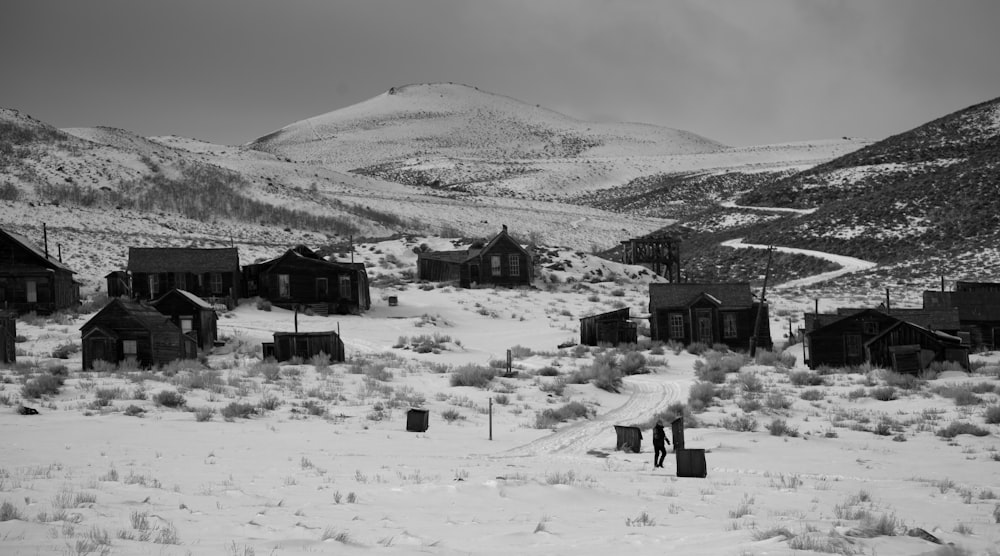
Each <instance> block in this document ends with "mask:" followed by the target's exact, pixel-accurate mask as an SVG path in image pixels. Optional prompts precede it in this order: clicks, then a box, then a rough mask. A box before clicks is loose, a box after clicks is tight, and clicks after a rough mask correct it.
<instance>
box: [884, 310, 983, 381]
mask: <svg viewBox="0 0 1000 556" xmlns="http://www.w3.org/2000/svg"><path fill="white" fill-rule="evenodd" d="M865 349H866V352H867V356H868V360H869V362H870V363H871V364H872V365H875V366H878V367H883V368H890V369H894V370H896V371H897V372H919V371H921V370H923V369H926V368H927V366H928V365H929V364H930V362H932V361H954V362H956V363H959V364H960V365H962V367H963V368H966V369H968V368H969V352H968V348H967V347H965V346H963V345H962V344H961V341H960V340H959V339H958V338H957V337H954V338H953V339H952V338H949V337H947V336H943V335H940V334H935V333H934V332H932V331H929V330H927V329H925V328H921V327H919V326H916V325H914V324H911V323H908V322H899V323H896V324H893V325H891V326H890V327H888V328H887V329H886V330H885V331H884V332H883V333H882V334H879V335H878V336H876V337H875V338H873V339H871V340H869V341H868V342H866V343H865ZM901 353H918V354H919V357H918V358H917V359H916V361H917V362H918V363H919V367H918V368H912V367H911V366H906V367H905V368H903V367H900V365H899V362H900V361H901V360H902V358H901V357H900V354H901Z"/></svg>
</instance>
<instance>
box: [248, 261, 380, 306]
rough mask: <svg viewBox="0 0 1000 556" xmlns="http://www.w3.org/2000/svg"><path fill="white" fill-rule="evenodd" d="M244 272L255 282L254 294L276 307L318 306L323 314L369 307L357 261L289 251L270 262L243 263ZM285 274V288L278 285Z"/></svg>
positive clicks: (365, 277)
mask: <svg viewBox="0 0 1000 556" xmlns="http://www.w3.org/2000/svg"><path fill="white" fill-rule="evenodd" d="M244 274H245V276H246V277H247V280H248V281H249V280H253V281H254V282H255V283H256V293H257V295H259V296H260V297H263V298H265V299H268V300H270V301H271V302H272V303H275V304H277V305H279V306H285V307H289V308H291V307H293V306H294V305H308V306H310V307H317V306H322V309H323V310H324V312H326V313H333V312H336V313H340V314H348V313H359V312H361V311H365V310H368V309H369V308H371V292H370V288H369V285H368V273H367V271H365V269H364V265H363V264H360V263H359V264H353V263H335V262H329V261H325V260H322V259H318V258H309V257H303V256H299V255H298V254H296V253H295V252H289V253H286V255H284V256H282V257H279V258H278V259H275V260H274V261H269V262H267V263H260V264H257V265H247V266H246V267H244ZM285 276H287V285H288V287H287V290H285V289H284V288H283V287H282V286H281V282H282V280H284V278H283V277H285ZM342 280H346V282H343V283H344V284H345V285H346V289H347V295H344V292H342V291H341V284H342ZM324 283H325V287H324V286H323V285H322V284H324ZM317 308H318V307H317Z"/></svg>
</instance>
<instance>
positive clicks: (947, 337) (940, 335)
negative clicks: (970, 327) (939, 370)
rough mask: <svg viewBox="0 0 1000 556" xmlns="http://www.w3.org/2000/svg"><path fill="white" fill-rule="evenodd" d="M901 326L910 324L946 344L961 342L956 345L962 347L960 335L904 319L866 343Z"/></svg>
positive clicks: (877, 339) (873, 341)
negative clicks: (929, 328)
mask: <svg viewBox="0 0 1000 556" xmlns="http://www.w3.org/2000/svg"><path fill="white" fill-rule="evenodd" d="M901 326H908V327H910V328H913V329H915V330H917V331H919V332H920V333H921V334H923V335H924V336H927V337H928V338H932V339H935V340H937V341H939V342H941V343H945V344H959V345H958V346H955V347H961V343H962V339H961V338H959V337H958V336H953V335H951V334H945V333H944V332H941V331H938V330H928V329H927V328H925V327H923V326H920V325H918V324H914V323H912V322H907V321H903V320H901V321H899V322H896V323H894V324H893V325H892V326H889V327H887V328H886V329H885V330H883V331H882V332H881V333H879V334H878V335H877V336H875V337H874V338H872V339H871V340H868V341H867V342H865V345H866V346H868V345H871V344H873V343H875V342H878V341H881V340H882V338H884V337H885V336H886V335H887V334H889V333H890V332H892V331H893V330H895V329H897V328H899V327H901Z"/></svg>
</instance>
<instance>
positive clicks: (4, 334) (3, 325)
mask: <svg viewBox="0 0 1000 556" xmlns="http://www.w3.org/2000/svg"><path fill="white" fill-rule="evenodd" d="M16 338H17V316H16V315H15V314H13V313H6V312H3V311H0V363H16V362H17V347H16V346H15V345H14V344H15V343H16V342H15V339H16Z"/></svg>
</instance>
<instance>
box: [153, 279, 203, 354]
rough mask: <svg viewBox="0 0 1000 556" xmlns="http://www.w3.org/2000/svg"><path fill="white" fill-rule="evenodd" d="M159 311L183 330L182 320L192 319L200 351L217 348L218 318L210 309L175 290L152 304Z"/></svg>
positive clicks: (192, 327) (193, 331) (192, 326)
mask: <svg viewBox="0 0 1000 556" xmlns="http://www.w3.org/2000/svg"><path fill="white" fill-rule="evenodd" d="M151 305H152V306H153V307H155V308H156V310H157V311H159V312H160V313H162V314H163V315H164V316H165V317H167V318H168V319H170V322H172V323H174V325H175V326H177V327H178V328H180V329H182V331H183V326H181V319H182V317H187V318H190V319H191V334H192V335H193V337H194V338H195V341H196V342H197V345H198V347H199V348H200V349H202V350H205V351H209V350H211V349H212V348H213V347H215V341H216V340H217V339H218V335H219V332H218V327H217V322H218V316H217V315H216V313H215V310H214V309H212V308H210V307H202V306H199V305H198V304H197V303H195V302H193V301H192V300H190V299H188V298H187V297H185V296H184V295H183V294H181V293H179V292H178V291H177V290H173V291H170V292H168V293H167V294H165V295H164V296H163V297H161V298H159V299H157V300H156V301H154V302H153V303H152V304H151Z"/></svg>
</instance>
